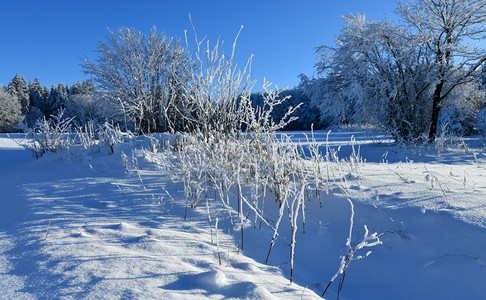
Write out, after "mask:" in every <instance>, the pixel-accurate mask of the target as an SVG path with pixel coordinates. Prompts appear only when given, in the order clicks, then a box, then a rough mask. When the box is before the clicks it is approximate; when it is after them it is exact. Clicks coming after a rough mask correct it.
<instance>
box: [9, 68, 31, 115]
mask: <svg viewBox="0 0 486 300" xmlns="http://www.w3.org/2000/svg"><path fill="white" fill-rule="evenodd" d="M7 91H8V93H9V94H11V95H14V96H16V97H17V98H18V99H19V101H20V105H21V106H22V114H23V115H26V114H27V113H28V112H29V103H30V99H29V94H28V89H27V81H25V79H24V77H23V76H20V75H19V74H18V73H17V74H15V77H14V78H13V79H12V80H10V82H9V83H8V86H7Z"/></svg>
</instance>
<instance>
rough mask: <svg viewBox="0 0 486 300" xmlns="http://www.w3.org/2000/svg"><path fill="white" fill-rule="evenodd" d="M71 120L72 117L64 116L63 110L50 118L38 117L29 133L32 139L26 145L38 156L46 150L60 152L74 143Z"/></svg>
mask: <svg viewBox="0 0 486 300" xmlns="http://www.w3.org/2000/svg"><path fill="white" fill-rule="evenodd" d="M71 121H72V119H69V118H64V111H63V110H61V111H59V112H58V114H56V115H54V116H52V117H51V118H50V119H46V118H45V117H44V118H42V119H38V120H37V122H36V123H35V125H34V127H33V128H32V129H31V130H30V131H29V133H28V135H27V136H28V137H29V138H30V139H31V140H30V142H29V143H28V144H27V145H26V146H25V147H26V148H27V149H29V150H32V152H33V153H34V156H35V157H36V158H39V157H41V156H42V155H44V154H45V153H46V152H58V151H59V150H62V149H65V148H67V147H68V146H69V145H70V144H71V143H72V139H71V135H70V133H71Z"/></svg>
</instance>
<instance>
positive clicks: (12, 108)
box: [0, 86, 24, 132]
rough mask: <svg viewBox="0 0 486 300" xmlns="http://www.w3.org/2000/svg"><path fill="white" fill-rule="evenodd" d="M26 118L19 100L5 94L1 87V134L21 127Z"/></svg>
mask: <svg viewBox="0 0 486 300" xmlns="http://www.w3.org/2000/svg"><path fill="white" fill-rule="evenodd" d="M23 119H24V117H23V116H22V106H21V104H20V101H19V99H18V98H17V97H16V96H15V95H12V94H9V93H7V92H5V90H4V88H3V87H2V86H0V132H7V131H9V130H12V129H13V128H14V127H15V126H17V125H19V124H20V123H21V122H22V120H23Z"/></svg>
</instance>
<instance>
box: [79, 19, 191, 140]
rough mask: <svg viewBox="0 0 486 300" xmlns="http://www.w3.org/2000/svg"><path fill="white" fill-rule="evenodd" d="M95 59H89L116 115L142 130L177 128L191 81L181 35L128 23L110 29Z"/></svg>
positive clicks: (94, 77)
mask: <svg viewBox="0 0 486 300" xmlns="http://www.w3.org/2000/svg"><path fill="white" fill-rule="evenodd" d="M96 52H97V53H98V58H97V60H96V61H95V62H92V61H90V60H88V59H85V60H84V64H83V68H84V72H85V73H86V74H88V75H90V76H91V77H92V81H93V83H94V84H95V86H96V88H97V90H98V92H99V93H100V95H101V97H102V99H103V100H106V101H107V103H108V104H109V106H110V107H111V110H112V112H113V113H114V115H113V117H114V118H118V119H119V120H120V121H121V122H124V123H125V124H126V125H127V126H128V127H131V129H133V130H135V131H137V132H157V131H167V130H169V129H173V130H178V129H180V128H179V127H182V124H181V122H183V121H184V118H183V117H182V116H181V115H180V114H179V110H180V108H181V107H180V105H179V104H180V97H181V95H180V92H181V86H183V85H185V84H186V81H187V75H186V70H187V68H188V64H189V61H190V60H189V58H188V57H189V56H188V52H187V50H186V49H185V48H184V47H182V46H181V43H180V41H179V40H176V39H171V38H169V37H167V36H166V35H165V34H159V33H157V31H156V28H154V29H153V31H152V32H151V33H150V34H149V35H146V34H144V33H142V32H140V31H136V30H134V29H129V28H120V29H119V30H117V31H110V32H109V34H108V35H107V37H106V42H101V41H99V42H98V47H97V49H96Z"/></svg>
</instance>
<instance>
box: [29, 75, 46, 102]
mask: <svg viewBox="0 0 486 300" xmlns="http://www.w3.org/2000/svg"><path fill="white" fill-rule="evenodd" d="M27 90H28V94H29V100H30V106H31V107H32V106H35V107H37V108H39V109H42V107H43V106H44V99H45V98H44V97H45V95H44V93H43V90H42V86H41V84H40V81H39V78H35V79H34V82H30V83H29V85H28V87H27Z"/></svg>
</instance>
